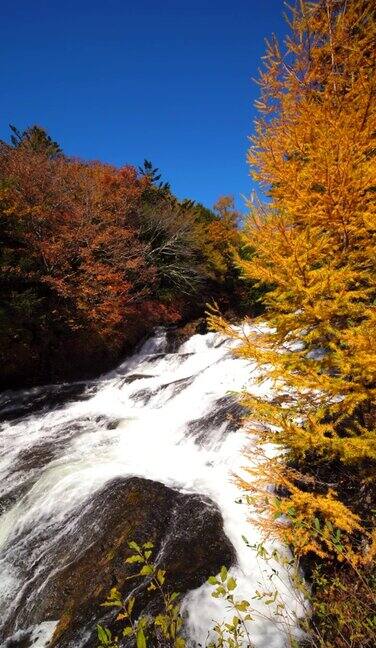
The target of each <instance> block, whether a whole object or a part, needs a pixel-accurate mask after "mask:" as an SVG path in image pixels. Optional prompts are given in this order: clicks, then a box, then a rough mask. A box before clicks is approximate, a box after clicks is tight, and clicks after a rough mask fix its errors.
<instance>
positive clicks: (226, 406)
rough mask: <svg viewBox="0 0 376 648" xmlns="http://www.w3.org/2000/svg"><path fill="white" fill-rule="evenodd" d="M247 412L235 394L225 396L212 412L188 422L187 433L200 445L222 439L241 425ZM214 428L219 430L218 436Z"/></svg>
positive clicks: (219, 400)
mask: <svg viewBox="0 0 376 648" xmlns="http://www.w3.org/2000/svg"><path fill="white" fill-rule="evenodd" d="M245 413H246V410H245V408H244V407H243V406H242V405H241V404H240V403H239V402H238V400H237V399H236V398H235V397H234V396H224V397H223V398H219V399H218V400H217V402H216V404H215V407H214V408H213V410H212V412H210V413H209V414H207V415H206V416H203V417H202V418H198V419H194V420H193V421H190V422H189V423H188V426H187V430H188V432H187V434H188V435H189V436H191V437H193V438H194V439H195V441H196V443H198V444H199V445H205V444H206V443H208V442H210V441H213V440H217V441H218V440H219V441H221V440H222V439H223V438H224V437H225V436H226V435H227V434H228V433H229V432H235V431H236V430H238V429H239V428H240V427H241V425H242V419H243V418H244V416H245ZM213 430H217V438H216V437H215V434H214V433H213Z"/></svg>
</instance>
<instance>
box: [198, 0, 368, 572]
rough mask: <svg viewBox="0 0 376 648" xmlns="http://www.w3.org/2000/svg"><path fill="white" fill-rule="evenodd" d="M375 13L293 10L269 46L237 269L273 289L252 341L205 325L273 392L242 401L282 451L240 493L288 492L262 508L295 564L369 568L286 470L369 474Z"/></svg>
mask: <svg viewBox="0 0 376 648" xmlns="http://www.w3.org/2000/svg"><path fill="white" fill-rule="evenodd" d="M375 6H376V5H375V3H374V2H369V1H365V0H352V1H351V2H347V1H346V0H319V1H316V2H304V1H301V2H300V3H297V7H296V8H295V9H292V15H291V21H290V27H291V30H290V35H289V36H288V38H287V40H286V42H285V46H284V49H282V48H281V47H280V46H279V44H278V43H277V41H276V40H275V39H273V40H272V41H271V42H270V43H269V44H268V47H267V51H266V55H265V57H264V64H265V65H264V69H263V71H262V72H261V76H260V81H259V83H260V87H261V97H260V100H259V101H258V102H257V108H258V110H259V119H258V120H257V122H256V132H255V136H254V137H253V138H252V146H251V148H250V151H249V156H248V159H249V163H250V166H251V173H252V176H253V178H254V179H255V180H256V181H258V182H259V183H260V184H261V186H262V187H263V188H264V190H266V191H267V193H268V195H269V198H270V201H269V202H268V204H267V205H262V204H259V205H255V204H254V203H250V205H249V206H250V215H249V219H248V223H247V225H246V228H245V231H244V245H245V246H246V247H247V248H248V249H251V250H253V254H252V255H251V256H250V258H247V260H241V259H239V260H238V263H239V266H240V268H241V271H242V274H243V276H244V278H246V279H249V280H252V281H255V282H257V284H258V285H260V286H263V285H265V286H267V287H268V289H269V290H268V292H267V294H266V295H265V298H264V302H265V305H266V307H267V315H266V317H267V321H268V324H269V328H265V327H260V331H259V333H258V334H257V335H255V334H254V335H252V336H250V335H246V334H245V333H244V332H242V331H233V330H231V329H230V327H229V326H228V325H227V323H226V322H225V321H224V320H223V319H222V318H221V317H220V316H219V315H218V313H216V312H215V311H213V312H211V314H210V316H209V322H210V324H211V326H212V327H213V328H215V329H216V330H220V331H223V332H225V333H227V334H229V335H231V336H232V337H236V338H238V341H239V346H238V349H237V351H236V353H237V354H238V355H239V356H241V357H244V358H248V359H253V360H255V361H257V362H258V364H259V366H260V367H261V370H262V373H261V376H260V380H266V379H269V380H271V381H272V383H273V384H274V386H275V391H276V392H277V394H278V398H274V399H269V400H267V399H262V398H259V397H258V396H257V395H252V394H244V395H243V402H244V404H245V405H246V406H247V407H248V408H249V410H250V412H252V414H251V417H252V420H253V421H256V422H257V430H258V433H259V434H260V436H261V440H263V441H266V442H273V443H275V444H277V445H278V446H280V447H281V448H282V449H283V451H284V452H283V453H282V455H280V457H279V458H277V459H275V460H272V461H266V462H264V463H263V464H261V466H263V467H262V468H260V467H259V468H258V469H257V470H258V473H257V474H256V475H254V476H253V479H254V481H253V482H251V483H250V484H244V487H245V488H247V489H250V488H251V489H256V490H257V488H259V490H258V492H260V491H262V492H264V493H265V490H263V488H264V487H265V484H266V483H269V484H270V483H274V484H275V485H276V486H277V487H280V488H282V489H283V492H284V497H280V498H279V497H276V496H275V495H268V496H267V503H266V504H265V499H263V502H264V504H265V508H266V509H267V510H268V511H269V513H271V517H270V516H269V518H268V520H266V518H265V519H264V521H263V524H264V525H266V526H267V525H269V531H273V532H274V533H277V534H278V535H280V536H282V537H283V538H284V540H285V541H286V542H288V543H290V544H292V545H294V547H295V550H296V551H297V553H298V554H302V553H307V552H309V551H315V552H316V553H317V554H318V555H320V556H325V555H328V554H333V555H335V556H336V557H337V558H340V559H342V558H343V557H346V558H347V559H348V560H349V561H350V562H351V563H352V564H354V565H355V564H356V563H357V562H358V561H359V560H363V559H364V560H365V551H363V550H362V556H361V553H360V550H359V552H358V553H356V552H355V553H354V551H353V547H354V543H353V539H354V534H355V533H359V532H360V531H361V521H360V519H359V517H358V516H357V515H356V514H355V513H354V512H353V511H352V510H350V508H349V507H348V506H347V505H346V501H344V500H343V499H342V501H340V499H339V495H338V496H337V494H336V493H335V492H334V491H333V490H331V489H330V487H329V485H328V484H326V486H325V484H320V485H318V484H317V483H314V484H311V485H310V486H307V484H305V485H304V484H303V481H304V479H303V478H302V476H301V475H299V474H292V473H291V472H290V471H289V469H288V468H286V460H287V462H290V464H294V465H296V466H302V465H305V466H307V465H310V463H312V465H313V466H314V465H316V464H317V465H319V464H320V462H321V463H322V464H325V463H326V464H328V465H329V464H330V462H332V463H333V464H334V463H337V464H338V465H339V466H342V468H343V469H344V470H343V472H345V471H346V470H349V471H353V472H354V471H355V473H357V474H358V476H359V483H360V482H361V483H362V484H363V483H370V482H372V481H375V477H376V469H375V468H376V434H375V425H376V403H375V397H376V309H375V304H376V281H375V279H376V272H375V271H376V263H375V261H376V254H375V250H376V246H375V238H376V209H375V190H376V186H375V185H376V182H375V179H376V145H375V137H376V135H375V133H376V109H375V89H376V75H375V71H376V57H375V38H376V20H375ZM260 428H261V431H260ZM342 468H341V470H342ZM312 472H313V471H312ZM342 481H343V482H344V481H345V477H344V478H343V480H342ZM341 487H342V488H344V489H345V490H346V484H345V485H344V484H343V483H341ZM259 499H260V498H259ZM256 500H257V498H256ZM256 500H255V501H256ZM289 511H290V513H289ZM291 511H293V513H291ZM280 516H282V518H280ZM271 518H272V521H271ZM281 520H282V522H281ZM286 520H287V521H286ZM315 520H316V521H315ZM338 533H339V535H336V534H338ZM367 537H368V536H367ZM338 538H340V542H337V540H338ZM369 542H371V540H370V539H369ZM336 543H337V544H336ZM339 546H340V551H338V547H339ZM367 555H368V556H369V552H368V554H367Z"/></svg>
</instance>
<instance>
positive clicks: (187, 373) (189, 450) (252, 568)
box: [0, 329, 304, 648]
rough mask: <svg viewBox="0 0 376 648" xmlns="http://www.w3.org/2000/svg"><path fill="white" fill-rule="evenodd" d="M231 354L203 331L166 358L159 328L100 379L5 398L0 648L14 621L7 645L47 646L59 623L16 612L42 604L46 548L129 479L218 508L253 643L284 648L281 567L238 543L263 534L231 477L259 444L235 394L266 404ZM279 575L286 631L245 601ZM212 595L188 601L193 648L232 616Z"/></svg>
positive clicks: (285, 587) (290, 605)
mask: <svg viewBox="0 0 376 648" xmlns="http://www.w3.org/2000/svg"><path fill="white" fill-rule="evenodd" d="M233 345H234V342H233V341H230V340H228V339H226V338H224V337H222V336H220V335H219V334H215V333H207V334H206V335H193V336H192V337H191V338H190V339H189V340H187V341H186V342H184V343H183V344H181V345H180V347H179V348H178V349H176V350H174V351H173V352H171V349H170V348H169V344H168V339H167V336H166V331H164V330H162V329H160V330H158V331H157V332H156V334H155V335H154V337H152V338H151V339H149V340H147V341H146V342H145V343H144V345H143V346H142V347H141V348H140V349H139V350H138V351H137V352H136V353H135V354H134V355H133V356H132V357H130V358H128V359H127V360H126V361H125V362H123V363H122V364H121V365H120V366H119V367H118V368H117V369H115V370H114V371H112V372H110V373H108V374H106V375H103V376H101V377H100V378H99V379H97V380H94V381H90V382H87V383H79V384H78V383H76V384H74V385H61V386H54V387H46V388H39V389H36V388H35V389H31V390H25V391H23V392H13V393H10V392H8V393H5V394H3V396H2V406H3V414H4V417H5V418H7V419H8V420H7V421H5V422H4V424H3V425H2V427H1V432H0V439H1V445H0V475H1V481H0V484H1V485H0V488H1V490H0V514H1V517H0V574H1V580H0V630H2V631H3V644H2V645H14V646H16V645H17V643H12V644H10V643H9V644H7V634H6V630H4V628H5V629H6V627H7V624H9V623H10V620H12V619H13V620H14V619H15V618H16V622H13V621H12V623H13V625H12V627H13V629H12V633H13V640H14V641H17V637H18V636H20V637H21V636H22V633H23V632H25V631H26V630H29V632H32V633H34V634H33V641H34V643H33V644H32V645H33V646H34V647H35V646H40V647H42V646H45V645H47V643H46V642H47V640H48V639H49V637H50V636H51V634H52V632H53V630H54V627H55V625H56V623H57V622H58V619H54V622H53V621H51V619H50V618H45V619H39V620H38V625H35V627H34V626H33V624H32V623H31V629H30V628H26V627H24V626H23V625H22V614H20V612H19V609H20V606H21V604H22V608H25V607H27V606H31V605H32V602H31V599H33V600H35V601H38V598H40V597H43V592H44V591H45V590H44V588H45V586H46V582H47V581H48V579H49V578H51V574H52V573H54V572H56V570H58V569H59V568H61V564H62V563H61V562H60V563H59V564H58V565H57V564H56V563H55V564H54V563H53V562H51V556H53V555H54V551H55V549H54V547H55V546H56V543H58V542H60V546H61V543H64V542H68V541H67V540H66V539H67V538H71V537H73V536H72V532H73V531H72V530H73V529H74V527H75V524H76V521H77V516H78V515H79V512H80V511H81V510H82V508H83V507H84V506H85V503H87V502H88V501H89V500H90V498H92V497H93V495H94V494H95V493H97V492H99V491H101V490H103V489H104V488H105V487H106V484H108V483H110V482H112V481H113V480H115V479H119V478H124V477H130V476H136V477H142V478H146V479H148V480H153V481H155V482H159V483H161V484H163V485H165V486H167V487H169V488H172V489H174V490H176V491H179V492H180V493H186V494H196V495H200V496H203V497H204V498H206V500H210V501H211V502H213V503H214V504H215V505H216V506H217V507H218V508H219V510H220V512H221V515H222V518H223V530H224V533H225V535H226V536H227V538H228V539H229V541H230V543H231V544H232V546H233V548H234V550H235V554H236V560H235V561H234V564H233V565H232V567H231V573H232V574H233V575H234V577H235V578H236V580H237V582H238V588H237V596H239V597H240V598H244V599H246V600H248V601H250V602H251V603H252V606H253V607H254V608H255V612H254V613H253V614H252V616H253V617H254V618H253V620H252V621H250V622H249V632H250V635H251V638H252V642H253V645H254V646H255V648H282V647H283V646H286V645H287V643H286V641H287V640H286V619H288V620H289V621H288V623H289V624H290V629H291V628H294V627H296V625H297V622H296V619H297V618H298V617H299V616H300V615H302V614H303V611H304V610H303V608H304V605H303V603H302V602H301V601H300V600H299V596H298V595H297V592H295V591H294V590H293V588H292V587H291V584H290V580H289V573H288V569H287V568H286V569H285V568H282V567H281V566H280V565H278V566H276V564H274V563H273V561H264V560H262V559H261V558H259V557H258V556H257V553H256V551H255V550H254V549H252V548H250V547H249V546H247V544H246V542H245V541H244V536H245V537H246V538H247V540H248V544H250V545H253V544H256V543H258V542H259V541H260V533H259V531H258V529H257V528H256V527H255V526H252V524H250V523H249V520H248V516H249V510H248V507H247V505H246V504H244V503H242V502H241V499H242V496H243V493H242V492H241V491H240V489H239V487H238V485H237V483H236V480H235V479H234V476H235V475H242V474H244V468H243V466H244V464H245V463H246V460H245V458H244V455H243V453H242V451H243V449H244V447H245V446H248V447H249V445H250V444H251V447H252V444H253V447H256V445H257V437H250V435H249V434H247V432H246V431H245V429H244V428H242V427H241V420H240V419H241V412H240V411H239V406H238V405H237V403H236V399H235V397H234V394H235V392H238V391H240V390H242V389H247V390H249V391H252V393H258V394H264V395H268V393H269V392H270V385H269V384H266V383H261V384H259V383H258V382H257V377H258V375H259V372H258V369H257V366H256V365H255V364H252V363H250V362H249V361H246V360H243V359H239V358H235V357H234V356H233V355H232V347H233ZM59 400H60V401H61V402H59ZM256 461H257V459H256V457H255V462H256ZM130 539H132V538H130ZM202 542H203V543H204V544H205V537H203V538H202ZM77 551H80V541H79V539H78V540H77ZM61 560H63V559H61ZM275 569H278V592H279V600H282V601H283V604H284V606H285V607H284V615H283V618H284V622H283V623H282V622H281V620H280V619H281V617H280V616H278V614H277V611H278V610H277V609H276V604H270V605H269V606H265V604H264V603H263V602H262V601H259V600H257V598H256V599H254V598H253V597H254V596H255V592H256V591H257V590H258V591H260V590H262V589H265V587H268V588H269V589H270V587H271V586H270V583H271V582H272V579H273V574H274V572H273V570H275ZM273 582H274V581H273ZM211 591H212V587H211V586H210V585H208V584H207V583H203V584H201V585H200V586H199V587H198V588H195V589H193V590H191V591H188V592H187V593H186V594H185V596H184V599H183V603H182V609H183V614H184V616H185V618H186V628H187V632H188V636H189V642H190V645H191V646H197V645H199V644H201V645H205V642H206V640H207V635H208V631H210V628H211V627H212V625H213V620H214V619H215V620H224V619H227V618H232V614H231V615H230V617H229V612H228V610H227V609H226V605H225V604H224V602H223V601H222V600H221V599H215V598H213V597H212V596H211ZM26 593H27V595H26ZM30 609H31V608H30ZM24 612H25V611H24ZM28 615H29V616H28ZM30 615H31V616H32V612H30V611H29V612H28V613H27V614H26V613H25V614H24V616H25V618H29V619H30V618H31V617H30ZM31 620H32V618H31ZM296 632H298V631H296ZM4 642H5V643H4ZM20 645H21V644H20ZM22 645H24V644H22ZM84 645H89V644H85V639H84V637H77V640H76V642H75V646H76V647H77V648H79V647H80V646H84ZM90 645H91V644H90Z"/></svg>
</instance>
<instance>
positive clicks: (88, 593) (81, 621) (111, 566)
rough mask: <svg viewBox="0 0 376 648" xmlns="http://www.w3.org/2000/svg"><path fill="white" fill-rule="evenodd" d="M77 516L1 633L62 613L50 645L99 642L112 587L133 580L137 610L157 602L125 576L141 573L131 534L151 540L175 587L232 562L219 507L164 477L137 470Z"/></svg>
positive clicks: (193, 583) (110, 617) (123, 587)
mask: <svg viewBox="0 0 376 648" xmlns="http://www.w3.org/2000/svg"><path fill="white" fill-rule="evenodd" d="M75 517H76V518H77V520H76V522H75V523H74V524H73V525H72V524H68V525H67V529H69V530H68V531H67V533H66V535H64V534H63V535H61V539H60V540H59V542H58V543H56V545H55V546H54V549H53V555H49V557H48V564H46V565H43V564H41V565H39V568H40V569H39V572H38V573H37V575H36V576H34V579H33V581H32V583H30V584H29V586H28V587H26V588H25V589H24V591H23V593H22V596H21V598H20V600H19V602H18V605H17V610H16V611H15V613H14V614H12V617H11V618H9V619H8V621H7V622H6V625H5V628H4V630H3V639H5V638H6V637H10V635H12V633H14V632H15V630H16V629H17V628H24V629H26V628H28V627H29V626H31V625H34V624H36V623H41V622H42V621H49V620H53V619H60V622H59V624H58V626H57V628H56V631H55V634H54V638H53V640H52V646H58V647H61V648H63V647H64V648H81V647H82V648H83V647H90V648H91V647H93V648H94V647H96V646H97V639H96V632H95V627H96V624H97V623H98V622H99V623H104V624H105V625H108V626H110V627H112V628H113V629H116V623H115V622H114V614H113V612H112V611H111V610H110V611H109V609H108V608H103V607H100V604H101V602H103V601H104V599H105V598H106V595H107V593H108V592H109V590H110V589H111V587H114V586H116V587H117V588H118V589H119V590H120V591H121V592H122V594H123V595H124V596H126V595H127V594H129V593H130V592H131V591H132V589H134V588H135V587H136V589H137V602H138V606H139V610H141V609H146V608H150V607H152V608H153V609H154V610H156V609H158V606H159V601H158V599H157V598H156V597H155V595H154V593H148V592H147V591H146V587H145V583H143V582H139V581H138V580H127V577H128V576H129V575H131V574H134V573H135V572H136V568H135V567H134V565H129V564H126V563H125V559H126V557H127V556H128V555H129V553H130V550H129V548H128V542H129V541H130V540H136V542H138V543H143V542H146V541H148V540H151V541H152V542H153V543H154V545H155V547H154V555H155V556H156V562H157V563H158V565H159V566H160V567H161V568H163V569H166V571H167V574H168V583H169V584H170V585H171V587H172V588H173V589H174V590H175V591H179V592H182V593H183V592H185V591H187V590H189V589H193V588H195V587H198V586H199V585H201V584H202V583H203V582H204V581H205V580H206V579H207V578H208V576H209V575H210V574H215V573H217V572H218V571H219V569H220V567H221V565H223V564H225V565H227V566H230V565H231V564H232V563H233V562H234V551H233V548H232V545H231V544H230V542H229V540H228V539H227V537H226V536H225V534H224V532H223V520H222V516H221V514H220V512H219V510H218V509H217V507H216V506H215V505H214V504H213V503H212V502H210V501H209V500H207V499H204V498H202V497H200V496H199V495H189V494H182V493H179V492H178V491H175V490H173V489H171V488H168V487H166V486H164V485H163V484H160V483H159V482H154V481H150V480H147V479H141V478H138V477H131V478H128V479H117V480H114V481H112V482H109V483H107V484H106V486H105V487H104V488H103V489H102V490H100V491H98V492H97V493H96V494H94V495H93V496H92V497H91V498H90V500H88V501H87V502H86V504H85V505H84V506H83V508H82V510H81V511H80V512H79V513H77V511H76V512H75ZM51 565H53V566H54V568H55V569H53V568H52V567H51ZM30 567H33V569H34V568H35V565H32V566H30ZM34 574H35V572H34ZM48 574H50V576H48ZM31 575H32V574H31V573H30V576H31ZM152 597H154V598H152ZM20 639H21V637H20ZM25 639H26V637H25V636H24V637H23V639H21V641H23V643H17V642H16V643H7V644H6V645H7V646H8V645H9V646H18V648H21V646H27V645H28V644H27V643H25Z"/></svg>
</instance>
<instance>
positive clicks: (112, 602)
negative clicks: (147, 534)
mask: <svg viewBox="0 0 376 648" xmlns="http://www.w3.org/2000/svg"><path fill="white" fill-rule="evenodd" d="M129 548H130V549H132V551H133V553H132V554H131V555H130V556H129V557H128V558H127V559H126V561H125V562H127V563H129V564H136V565H139V567H140V569H139V571H138V572H137V573H136V574H134V575H132V576H129V577H128V578H129V579H133V578H139V577H142V578H146V579H148V585H147V590H148V591H149V592H151V591H153V590H155V591H156V592H158V593H159V594H160V596H161V599H162V601H163V611H162V612H161V613H160V614H157V615H156V616H155V617H153V616H151V615H141V616H139V617H138V618H134V615H133V611H134V605H135V602H136V599H135V597H134V596H129V597H128V598H126V599H125V600H124V599H123V598H122V596H121V593H120V592H119V591H118V590H117V589H116V587H114V588H112V589H111V591H110V594H109V595H108V597H107V599H106V601H105V602H104V603H102V606H104V607H114V608H118V609H119V612H118V615H117V617H116V620H117V621H122V622H124V627H123V629H122V632H121V636H120V637H119V636H115V637H114V636H112V633H111V631H110V630H109V629H108V628H104V627H103V626H101V625H98V626H97V633H98V640H99V642H100V646H106V647H107V648H119V645H120V643H119V641H121V638H123V637H133V638H134V641H135V646H137V648H147V646H148V645H149V646H150V645H153V644H151V643H150V637H151V636H152V635H154V637H156V638H157V639H158V640H159V639H160V640H162V641H163V644H164V645H167V646H171V648H184V646H185V640H184V638H183V637H182V636H181V629H182V625H183V620H182V617H181V615H180V605H179V597H180V595H179V593H178V592H169V591H168V590H167V589H166V587H165V581H166V572H165V570H163V569H160V568H159V567H157V566H156V565H155V564H154V563H153V562H152V561H151V558H152V552H153V548H154V545H153V543H152V542H145V543H144V544H143V545H142V546H140V545H138V544H137V542H134V541H132V542H129Z"/></svg>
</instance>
